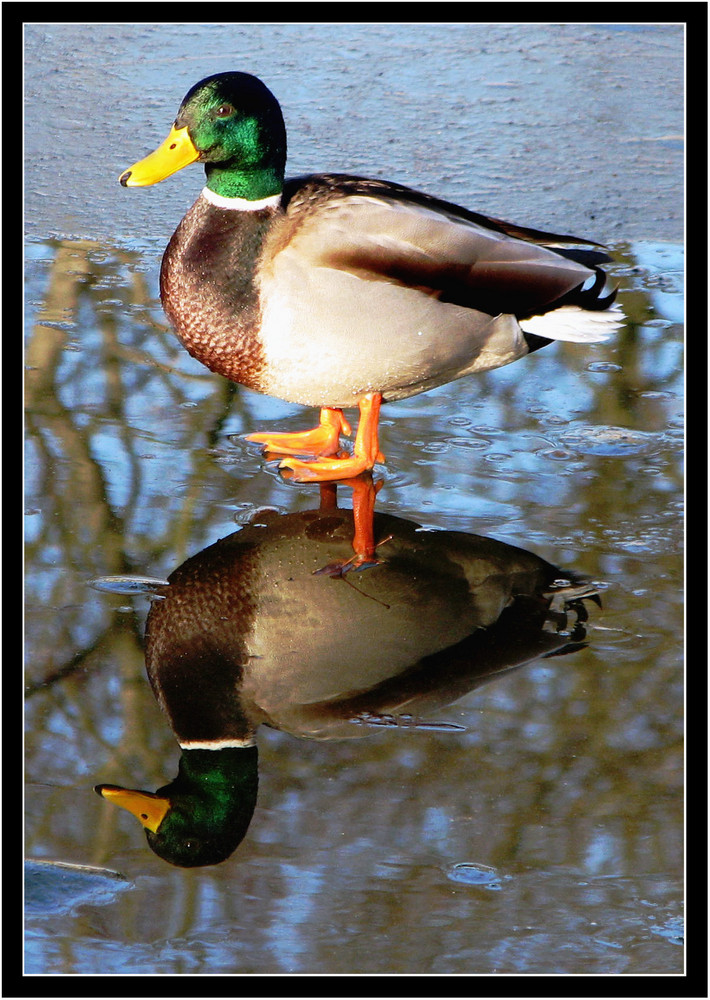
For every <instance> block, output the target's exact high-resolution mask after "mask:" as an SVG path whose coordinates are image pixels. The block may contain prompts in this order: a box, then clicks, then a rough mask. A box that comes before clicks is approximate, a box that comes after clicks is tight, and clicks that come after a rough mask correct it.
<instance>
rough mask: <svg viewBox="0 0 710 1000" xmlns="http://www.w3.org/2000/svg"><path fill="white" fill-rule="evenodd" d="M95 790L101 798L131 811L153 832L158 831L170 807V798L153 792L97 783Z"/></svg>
mask: <svg viewBox="0 0 710 1000" xmlns="http://www.w3.org/2000/svg"><path fill="white" fill-rule="evenodd" d="M96 791H97V792H98V793H99V795H100V796H101V797H102V798H104V799H108V801H109V802H113V804H114V805H117V806H120V807H121V808H122V809H127V810H128V811H129V812H130V813H133V815H134V816H135V817H136V818H137V819H139V820H140V822H141V823H142V824H143V826H144V827H145V828H146V829H147V830H151V831H152V832H153V833H157V832H158V827H159V826H160V824H161V823H162V822H163V819H164V818H165V814H166V813H167V811H168V810H169V809H170V800H169V799H164V798H163V797H162V796H160V795H155V794H154V793H153V792H138V791H135V790H134V789H131V788H121V787H120V786H119V785H97V786H96Z"/></svg>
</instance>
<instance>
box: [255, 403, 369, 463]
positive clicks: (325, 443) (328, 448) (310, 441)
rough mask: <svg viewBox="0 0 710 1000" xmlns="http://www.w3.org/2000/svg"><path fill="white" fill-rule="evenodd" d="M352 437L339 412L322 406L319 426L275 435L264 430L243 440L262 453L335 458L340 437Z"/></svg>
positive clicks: (347, 424) (349, 428) (350, 430)
mask: <svg viewBox="0 0 710 1000" xmlns="http://www.w3.org/2000/svg"><path fill="white" fill-rule="evenodd" d="M341 434H345V435H350V434H352V428H351V426H350V424H349V423H348V421H347V420H346V419H345V417H344V416H343V411H342V410H337V409H331V408H329V407H323V409H322V410H321V411H320V423H319V424H318V426H317V427H313V428H311V430H308V431H294V432H281V433H280V432H278V431H273V432H271V431H265V432H263V433H258V434H245V435H244V438H245V440H246V441H252V442H254V443H255V444H261V445H263V446H264V449H265V450H266V451H270V452H275V453H277V454H279V455H313V456H315V457H319V456H331V455H337V453H338V449H339V448H340V435H341Z"/></svg>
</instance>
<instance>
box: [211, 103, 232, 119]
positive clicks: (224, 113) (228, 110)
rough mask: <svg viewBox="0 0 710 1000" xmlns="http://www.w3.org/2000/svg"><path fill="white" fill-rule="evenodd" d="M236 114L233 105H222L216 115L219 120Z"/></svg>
mask: <svg viewBox="0 0 710 1000" xmlns="http://www.w3.org/2000/svg"><path fill="white" fill-rule="evenodd" d="M233 114H234V108H233V107H232V105H231V104H220V106H219V107H218V108H217V110H216V111H215V115H216V116H217V117H218V118H229V116H230V115H233Z"/></svg>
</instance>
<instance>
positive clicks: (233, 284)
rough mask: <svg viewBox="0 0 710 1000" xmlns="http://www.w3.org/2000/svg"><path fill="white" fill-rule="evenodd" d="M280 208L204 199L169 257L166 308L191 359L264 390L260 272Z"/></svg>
mask: <svg viewBox="0 0 710 1000" xmlns="http://www.w3.org/2000/svg"><path fill="white" fill-rule="evenodd" d="M274 214H275V210H274V209H271V208H269V209H264V210H262V211H258V212H239V211H234V210H231V209H223V208H218V207H216V206H214V205H211V204H210V203H209V202H208V201H207V200H206V199H205V198H203V197H200V198H198V200H197V201H196V202H195V204H194V205H193V206H192V208H191V209H190V210H189V211H188V213H187V214H186V216H185V218H184V219H183V220H182V222H181V223H180V225H179V226H178V228H177V229H176V231H175V233H174V235H173V237H172V239H171V240H170V243H169V244H168V247H167V249H166V251H165V254H164V256H163V264H162V268H161V272H160V297H161V300H162V303H163V309H164V310H165V313H166V315H167V317H168V319H169V320H170V322H171V323H172V325H173V327H174V328H175V332H176V333H177V335H178V337H179V338H180V340H181V342H182V343H183V345H184V346H185V347H186V349H187V350H188V351H189V353H190V354H191V355H192V356H193V357H194V358H197V360H198V361H201V362H202V364H203V365H206V366H207V368H209V369H210V370H211V371H213V372H217V374H219V375H224V376H225V377H226V378H228V379H231V380H232V381H233V382H239V383H240V384H241V385H245V386H247V387H248V388H250V389H255V390H257V391H262V385H263V383H262V373H263V368H264V358H263V352H262V348H261V342H260V340H259V326H260V320H261V305H260V302H259V294H258V290H257V287H256V284H255V280H254V278H255V271H256V267H257V264H258V261H259V258H260V256H261V251H262V247H263V243H264V240H265V238H266V235H267V234H268V232H269V228H270V225H271V223H272V222H273V219H274Z"/></svg>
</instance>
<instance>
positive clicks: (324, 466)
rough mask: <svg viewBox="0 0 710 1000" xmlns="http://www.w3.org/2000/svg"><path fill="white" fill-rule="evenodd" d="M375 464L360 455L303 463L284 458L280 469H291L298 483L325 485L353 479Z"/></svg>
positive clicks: (296, 459) (295, 459)
mask: <svg viewBox="0 0 710 1000" xmlns="http://www.w3.org/2000/svg"><path fill="white" fill-rule="evenodd" d="M378 457H379V456H378ZM373 465H374V462H370V461H368V459H367V458H363V457H360V456H358V455H350V456H348V457H346V458H321V459H318V460H317V461H315V462H302V461H301V460H300V459H298V458H284V459H283V461H282V462H280V463H279V468H280V469H290V470H291V471H292V473H293V476H292V477H291V478H293V479H295V480H296V482H297V483H325V482H332V481H333V480H337V479H352V478H353V477H354V476H359V475H360V473H361V472H366V471H367V470H368V469H371V468H372V467H373Z"/></svg>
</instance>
